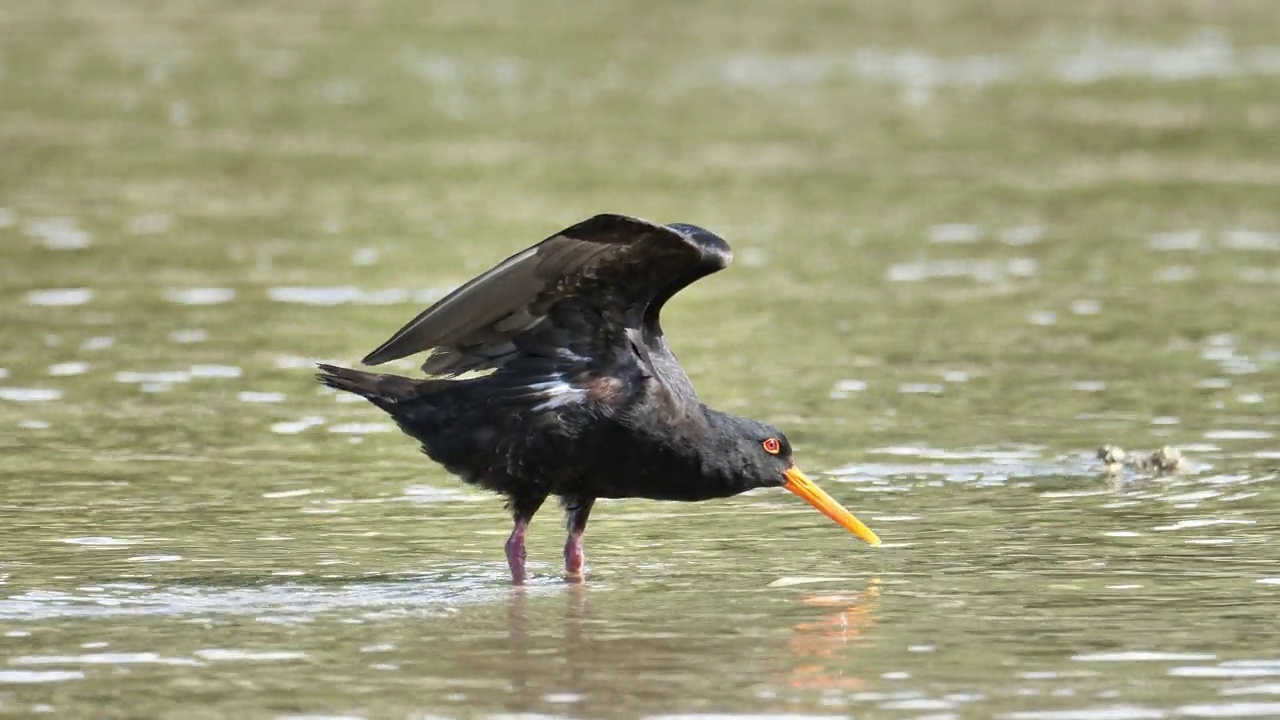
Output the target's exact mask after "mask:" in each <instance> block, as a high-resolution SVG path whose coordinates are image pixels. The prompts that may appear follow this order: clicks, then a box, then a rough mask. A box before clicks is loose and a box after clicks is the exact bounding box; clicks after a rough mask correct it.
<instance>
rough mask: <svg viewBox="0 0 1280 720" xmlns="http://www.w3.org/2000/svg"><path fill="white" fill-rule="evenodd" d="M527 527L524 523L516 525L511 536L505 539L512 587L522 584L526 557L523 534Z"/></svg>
mask: <svg viewBox="0 0 1280 720" xmlns="http://www.w3.org/2000/svg"><path fill="white" fill-rule="evenodd" d="M528 526H529V524H528V523H525V522H518V523H516V526H515V529H513V530H512V531H511V536H510V537H508V538H507V546H506V550H507V567H509V568H511V583H512V584H513V585H523V584H524V580H525V572H524V560H525V557H527V554H526V553H525V550H524V532H525V529H526V528H528Z"/></svg>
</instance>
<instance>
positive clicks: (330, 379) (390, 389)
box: [316, 363, 431, 411]
mask: <svg viewBox="0 0 1280 720" xmlns="http://www.w3.org/2000/svg"><path fill="white" fill-rule="evenodd" d="M317 367H319V369H320V371H319V372H317V373H316V380H319V381H320V382H321V383H324V384H325V385H328V386H329V387H331V388H336V389H338V390H345V391H347V392H349V393H355V394H356V395H359V396H361V397H363V398H365V399H367V400H368V401H369V402H371V403H373V404H374V405H377V406H378V407H380V408H382V409H384V410H388V411H389V410H390V409H391V408H392V407H395V406H396V405H398V404H400V403H402V402H405V401H407V400H413V399H415V398H419V397H421V396H422V395H424V394H425V393H426V392H427V391H428V389H429V388H428V386H429V385H431V381H429V380H414V379H413V378H407V377H401V376H399V375H391V374H389V373H368V372H364V371H361V370H352V369H350V368H344V367H338V366H336V365H326V364H323V363H321V364H320V365H318V366H317Z"/></svg>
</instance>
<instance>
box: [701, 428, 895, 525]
mask: <svg viewBox="0 0 1280 720" xmlns="http://www.w3.org/2000/svg"><path fill="white" fill-rule="evenodd" d="M726 419H728V417H726ZM731 425H732V428H731V429H729V428H726V430H729V433H727V434H729V435H730V436H732V438H733V440H732V442H733V444H734V446H735V447H734V452H733V453H731V454H730V455H731V456H732V457H734V459H735V462H734V463H733V467H732V468H730V471H731V472H733V473H734V474H736V475H737V479H738V481H739V482H742V483H745V485H746V487H744V488H743V490H750V489H753V488H758V487H783V488H786V489H787V490H790V491H791V492H793V493H795V494H796V495H799V496H800V497H802V498H804V500H805V502H807V503H809V504H810V505H812V506H814V507H815V508H817V509H818V510H819V511H820V512H821V513H822V514H823V515H826V516H827V517H829V518H831V519H832V520H835V521H836V522H837V523H838V524H839V525H840V526H841V527H843V528H845V529H846V530H848V531H849V532H851V533H853V534H854V535H856V536H857V537H858V538H860V539H862V540H864V541H866V542H867V543H870V544H871V545H879V544H880V538H878V537H876V534H875V533H874V532H872V531H871V528H869V527H867V526H866V525H863V524H862V521H860V520H858V518H856V517H854V516H853V513H851V512H849V511H848V510H846V509H845V508H844V507H843V506H842V505H840V503H838V502H836V501H835V499H833V498H832V497H831V496H830V495H828V494H827V493H825V492H823V490H822V488H820V487H818V486H817V485H816V484H814V482H813V481H812V480H810V479H809V478H808V477H807V476H806V475H805V474H804V473H803V472H801V471H800V468H798V467H796V463H795V460H794V459H793V458H792V456H791V443H790V442H788V441H787V436H786V435H784V434H782V431H781V430H778V429H777V428H775V427H773V426H771V425H768V424H766V423H762V422H758V421H755V420H749V419H747V418H736V417H735V418H732V421H731Z"/></svg>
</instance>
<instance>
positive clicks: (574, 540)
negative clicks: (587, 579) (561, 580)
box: [564, 530, 587, 581]
mask: <svg viewBox="0 0 1280 720" xmlns="http://www.w3.org/2000/svg"><path fill="white" fill-rule="evenodd" d="M586 561H587V556H586V554H585V553H583V552H582V531H581V530H579V531H577V532H570V533H569V538H568V539H567V540H565V541H564V574H565V577H566V578H567V579H569V580H573V581H578V580H582V566H583V565H585V564H586Z"/></svg>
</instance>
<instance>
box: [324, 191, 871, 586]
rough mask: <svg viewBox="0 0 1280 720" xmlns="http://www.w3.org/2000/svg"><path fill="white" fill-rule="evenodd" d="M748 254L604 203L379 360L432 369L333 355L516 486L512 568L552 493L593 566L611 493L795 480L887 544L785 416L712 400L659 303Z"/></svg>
mask: <svg viewBox="0 0 1280 720" xmlns="http://www.w3.org/2000/svg"><path fill="white" fill-rule="evenodd" d="M732 257H733V254H732V253H731V252H730V250H729V245H728V243H726V242H725V241H724V240H723V239H722V238H720V237H719V236H717V235H715V234H714V233H711V232H709V231H707V230H704V229H703V228H700V227H697V226H695V225H686V224H683V223H676V224H671V225H657V224H654V223H651V222H648V221H646V220H641V219H638V218H633V217H628V216H625V215H597V216H595V217H593V218H590V219H588V220H585V221H583V222H580V223H578V224H577V225H574V226H573V227H570V228H567V229H565V230H562V231H561V232H559V233H557V234H555V235H552V236H551V237H549V238H547V239H546V240H543V241H542V242H540V243H538V244H537V245H534V246H533V247H531V248H529V249H527V250H525V251H523V252H520V253H517V254H516V255H513V256H511V257H509V258H507V259H506V260H504V261H503V262H501V263H500V264H498V265H497V266H496V267H494V268H493V269H491V270H489V271H488V272H486V273H484V274H482V275H480V276H479V277H477V278H475V279H473V280H471V281H470V282H468V283H466V284H465V285H463V286H462V287H460V288H458V289H457V290H455V291H454V292H452V293H450V294H449V295H448V296H446V297H445V298H444V299H442V300H440V301H439V302H437V303H436V304H434V305H432V306H431V307H429V308H427V309H426V310H425V311H423V312H422V313H421V314H420V315H418V316H417V317H416V318H414V319H413V320H412V321H410V322H409V324H407V325H405V326H404V327H403V328H401V329H400V331H399V332H397V333H396V334H395V335H393V336H392V337H391V339H390V340H387V341H386V342H385V343H383V344H382V346H381V347H379V348H378V349H377V350H374V351H373V352H371V353H369V355H368V356H367V357H365V358H364V360H363V362H364V363H365V364H367V365H379V364H382V363H385V362H388V361H391V360H396V359H399V358H403V357H407V356H409V355H413V354H415V353H418V352H421V351H424V350H431V351H432V352H431V354H430V355H429V356H428V357H427V359H426V362H425V363H424V364H423V365H422V370H423V372H424V373H426V375H428V376H429V377H428V378H426V379H412V378H406V377H401V376H398V375H389V374H375V373H367V372H362V371H359V370H349V369H346V368H340V367H334V366H332V365H320V372H319V373H318V374H317V376H316V377H317V379H319V380H320V382H322V383H324V384H326V385H328V386H330V387H334V388H338V389H339V390H346V391H348V392H352V393H355V394H357V395H361V396H363V397H364V398H366V399H368V400H369V402H371V403H373V404H374V405H376V406H378V407H380V408H382V409H383V410H385V411H386V412H387V413H389V414H390V415H391V417H392V418H394V419H395V421H396V423H397V424H398V425H399V426H400V428H401V430H403V431H404V432H405V433H406V434H408V435H409V436H411V437H413V438H414V439H416V440H418V441H419V442H420V443H422V450H423V452H425V453H426V454H427V455H428V456H429V457H430V458H431V459H432V460H435V461H436V462H438V463H440V464H441V465H443V466H444V467H445V468H446V469H448V470H449V471H450V472H452V473H454V474H456V475H458V476H460V477H461V478H462V480H463V481H464V482H466V483H469V484H472V485H478V486H480V487H483V488H486V489H488V490H492V491H494V492H497V493H501V494H503V495H505V496H506V497H507V499H508V507H509V508H510V510H511V513H512V515H513V516H514V517H515V529H513V530H512V532H511V536H510V538H508V539H507V544H506V551H507V563H508V565H510V567H511V578H512V580H513V581H514V582H516V583H521V582H523V581H524V578H525V568H524V562H525V549H524V536H525V530H526V529H527V527H528V524H529V521H530V519H531V518H532V517H533V515H534V513H536V512H537V511H538V508H539V507H541V506H542V503H543V501H545V500H546V499H547V496H549V495H555V496H557V497H559V499H560V501H561V503H562V504H563V506H564V509H565V511H566V513H567V516H568V530H569V537H568V539H567V540H566V542H565V546H564V560H565V572H566V574H567V575H568V576H569V578H570V579H575V580H576V579H581V577H582V569H583V561H584V556H583V553H582V532H583V530H584V529H585V528H586V525H587V516H588V515H589V514H590V512H591V506H592V504H593V503H594V502H595V501H596V498H625V497H641V498H651V499H654V500H683V501H696V500H708V499H711V498H723V497H729V496H732V495H737V494H739V493H742V492H745V491H747V490H751V489H752V488H759V487H777V486H781V487H784V488H786V489H787V490H790V491H791V492H793V493H795V494H797V495H799V496H800V497H802V498H804V499H805V500H807V501H808V502H809V503H811V504H812V505H813V506H814V507H816V508H817V509H818V510H820V511H822V512H823V513H824V514H825V515H827V516H828V517H830V518H831V519H833V520H835V521H836V522H837V523H839V524H840V525H842V526H844V527H845V528H847V529H848V530H849V531H850V532H852V533H853V534H854V535H857V536H858V537H859V538H862V539H863V540H865V541H866V542H868V543H871V544H872V545H879V544H880V540H879V538H877V537H876V535H875V533H873V532H871V530H870V529H868V528H867V527H866V526H865V525H863V524H862V523H861V522H859V521H858V520H857V519H856V518H855V517H854V516H853V515H852V514H850V513H849V511H848V510H845V509H844V508H843V507H841V506H840V504H839V503H837V502H836V501H835V500H833V499H832V498H831V497H830V496H829V495H827V494H826V493H825V492H823V491H822V490H821V489H820V488H818V486H817V485H814V484H813V482H812V481H811V480H809V479H808V478H807V477H805V475H804V474H803V473H801V472H800V470H799V469H798V468H796V466H795V463H794V462H793V461H792V458H791V445H790V444H789V443H788V442H787V438H786V436H785V435H783V434H782V433H781V432H780V431H779V430H778V429H777V428H774V427H772V426H770V425H766V424H764V423H762V422H757V421H755V420H750V419H748V418H742V417H736V416H734V415H730V414H728V413H723V412H720V411H718V410H714V409H712V408H710V407H707V406H706V405H705V404H703V403H702V402H700V401H699V400H698V396H697V395H696V394H695V393H694V391H693V386H692V384H690V382H689V377H688V376H687V375H685V373H684V371H683V370H682V369H681V368H680V365H679V363H678V362H677V360H676V357H675V355H673V354H672V352H671V350H670V349H669V348H668V347H667V341H666V338H665V337H664V336H663V333H662V327H661V326H660V325H659V323H658V313H659V311H660V310H661V309H662V305H663V303H665V302H666V301H667V300H669V299H670V298H671V296H672V295H674V294H675V293H676V292H678V291H679V290H681V289H682V288H684V287H686V286H687V285H689V284H690V283H692V282H694V281H695V280H698V279H699V278H702V277H705V276H707V275H710V274H711V273H714V272H716V271H718V270H722V269H724V268H725V267H726V266H727V265H728V264H729V261H730V260H731V259H732Z"/></svg>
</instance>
